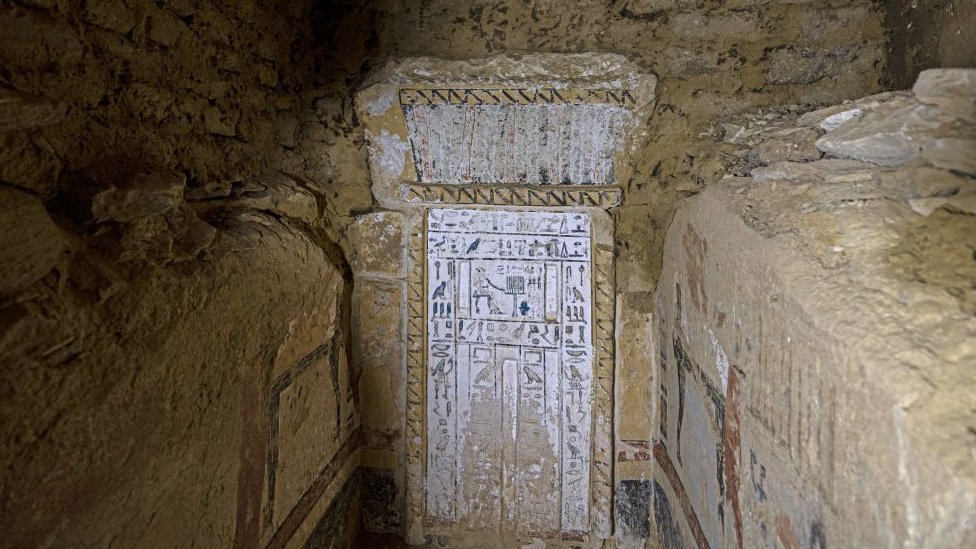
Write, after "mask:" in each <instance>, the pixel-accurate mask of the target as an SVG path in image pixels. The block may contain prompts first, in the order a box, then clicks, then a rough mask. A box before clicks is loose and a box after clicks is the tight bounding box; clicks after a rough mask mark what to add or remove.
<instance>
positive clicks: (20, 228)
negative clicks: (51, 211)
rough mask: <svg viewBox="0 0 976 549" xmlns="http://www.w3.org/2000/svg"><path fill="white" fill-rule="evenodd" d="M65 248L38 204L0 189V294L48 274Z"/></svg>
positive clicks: (24, 194)
mask: <svg viewBox="0 0 976 549" xmlns="http://www.w3.org/2000/svg"><path fill="white" fill-rule="evenodd" d="M66 244H67V241H66V239H65V236H64V235H63V234H62V232H61V230H60V229H58V227H57V226H56V225H55V224H54V222H53V221H52V220H51V217H50V216H49V215H48V213H47V210H45V209H44V204H42V203H41V201H40V200H38V199H37V198H36V197H34V196H31V195H29V194H27V193H24V192H21V191H18V190H15V189H11V188H9V187H4V186H2V185H0V294H7V293H10V292H12V291H14V290H17V289H19V288H22V287H24V286H26V285H28V284H31V283H33V282H36V281H37V280H39V279H40V278H41V277H43V276H44V275H46V274H47V273H48V272H50V271H51V269H52V268H53V267H54V266H55V265H56V264H57V263H58V260H59V259H60V258H61V252H63V251H64V250H65V247H66Z"/></svg>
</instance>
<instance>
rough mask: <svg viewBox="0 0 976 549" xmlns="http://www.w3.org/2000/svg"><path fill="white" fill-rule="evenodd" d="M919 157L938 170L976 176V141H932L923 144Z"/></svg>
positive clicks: (946, 139)
mask: <svg viewBox="0 0 976 549" xmlns="http://www.w3.org/2000/svg"><path fill="white" fill-rule="evenodd" d="M919 156H920V157H921V158H922V159H923V160H925V161H926V162H928V163H929V164H932V165H933V166H935V167H936V168H941V169H943V170H954V171H958V172H962V173H968V174H970V175H973V176H976V139H955V138H941V139H932V140H931V141H926V142H924V143H923V144H922V151H921V154H920V155H919Z"/></svg>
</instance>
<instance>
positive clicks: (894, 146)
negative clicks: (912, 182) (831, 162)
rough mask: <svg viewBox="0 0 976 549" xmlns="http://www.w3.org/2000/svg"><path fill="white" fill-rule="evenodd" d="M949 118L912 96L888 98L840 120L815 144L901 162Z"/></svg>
mask: <svg viewBox="0 0 976 549" xmlns="http://www.w3.org/2000/svg"><path fill="white" fill-rule="evenodd" d="M950 122H951V119H949V118H948V117H946V116H945V115H944V114H942V113H940V111H939V110H938V109H937V108H935V107H930V106H927V105H921V104H919V103H918V102H916V101H914V100H903V101H891V102H888V103H885V104H883V105H881V106H879V107H878V108H876V109H874V110H872V111H870V112H867V113H865V114H864V115H863V116H860V117H855V118H852V119H850V120H848V121H847V122H844V123H843V124H841V125H840V126H839V127H837V129H835V130H834V131H832V132H829V133H827V134H826V135H824V136H823V137H821V138H820V139H819V140H817V148H819V149H820V150H821V151H823V152H825V153H827V154H830V155H833V156H837V157H840V158H853V159H857V160H863V161H865V162H871V163H873V164H878V165H881V166H900V165H902V164H905V163H906V162H908V161H910V160H912V159H913V158H915V157H916V156H917V155H918V153H919V151H920V150H921V148H922V142H923V141H924V140H926V139H927V138H929V137H930V136H933V135H935V134H937V132H938V131H939V130H940V129H942V128H945V127H946V126H947V125H948V124H949V123H950Z"/></svg>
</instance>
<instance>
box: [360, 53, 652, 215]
mask: <svg viewBox="0 0 976 549" xmlns="http://www.w3.org/2000/svg"><path fill="white" fill-rule="evenodd" d="M459 82H464V84H459ZM656 83H657V79H656V77H654V76H653V75H650V74H647V73H645V72H642V71H640V70H638V68H637V67H635V66H632V65H630V64H629V63H628V62H627V61H626V59H624V58H623V57H620V56H615V55H607V54H600V55H598V54H575V55H557V54H540V55H531V56H522V57H520V58H513V57H508V56H495V57H490V58H486V59H483V60H474V61H444V60H435V59H428V58H414V59H407V60H403V61H400V62H398V63H396V64H393V63H391V64H389V65H388V66H387V67H385V68H384V69H382V70H381V71H379V72H378V73H377V74H376V75H373V76H372V77H371V78H370V80H369V81H368V82H367V83H366V86H365V88H364V89H363V91H361V92H360V93H359V94H358V95H357V109H358V111H359V114H360V118H361V119H362V120H364V122H365V126H366V131H367V139H368V140H369V146H370V156H371V161H370V169H371V172H372V176H373V187H374V194H375V195H376V196H377V198H378V199H379V200H380V203H381V204H382V205H383V206H385V207H389V208H393V207H395V204H396V201H397V199H398V197H399V195H398V193H397V192H396V191H397V189H396V187H397V184H398V183H399V182H400V181H403V180H413V181H419V182H421V183H441V184H448V185H456V184H462V183H481V184H498V183H509V184H511V183H518V184H535V185H560V184H595V185H606V184H615V183H618V182H620V181H624V180H626V178H627V177H628V173H629V164H628V162H627V159H628V158H629V157H630V154H631V153H632V152H633V149H634V148H635V147H636V146H638V145H639V144H640V143H641V142H642V139H643V138H644V137H645V132H644V131H643V129H642V125H643V124H644V123H645V122H646V120H647V118H648V117H649V116H650V114H651V109H652V108H653V105H654V101H655V94H654V90H655V87H656ZM432 90H439V91H436V92H435V91H432ZM492 90H494V91H492ZM464 120H467V122H464V123H462V121H464ZM499 139H502V140H507V141H509V142H511V143H512V144H513V146H512V147H503V148H497V150H496V149H493V148H492V147H493V143H496V142H497V140H499ZM528 151H532V152H531V153H529V154H526V152H528Z"/></svg>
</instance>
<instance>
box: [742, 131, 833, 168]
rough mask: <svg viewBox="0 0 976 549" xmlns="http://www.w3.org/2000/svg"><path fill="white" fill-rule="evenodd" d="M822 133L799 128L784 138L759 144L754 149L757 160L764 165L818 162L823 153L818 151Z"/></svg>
mask: <svg viewBox="0 0 976 549" xmlns="http://www.w3.org/2000/svg"><path fill="white" fill-rule="evenodd" d="M819 137H820V132H817V131H815V130H812V129H809V128H798V129H797V130H796V131H794V132H792V133H789V134H787V135H785V136H783V137H776V138H773V139H770V140H767V141H764V142H762V143H760V144H759V146H757V147H756V148H755V149H753V154H754V155H755V158H756V159H757V160H758V161H759V162H761V163H763V164H772V163H773V162H780V161H790V162H806V161H810V160H817V159H819V158H820V157H821V156H823V153H821V152H820V150H819V149H817V145H816V142H817V139H818V138H819Z"/></svg>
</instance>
